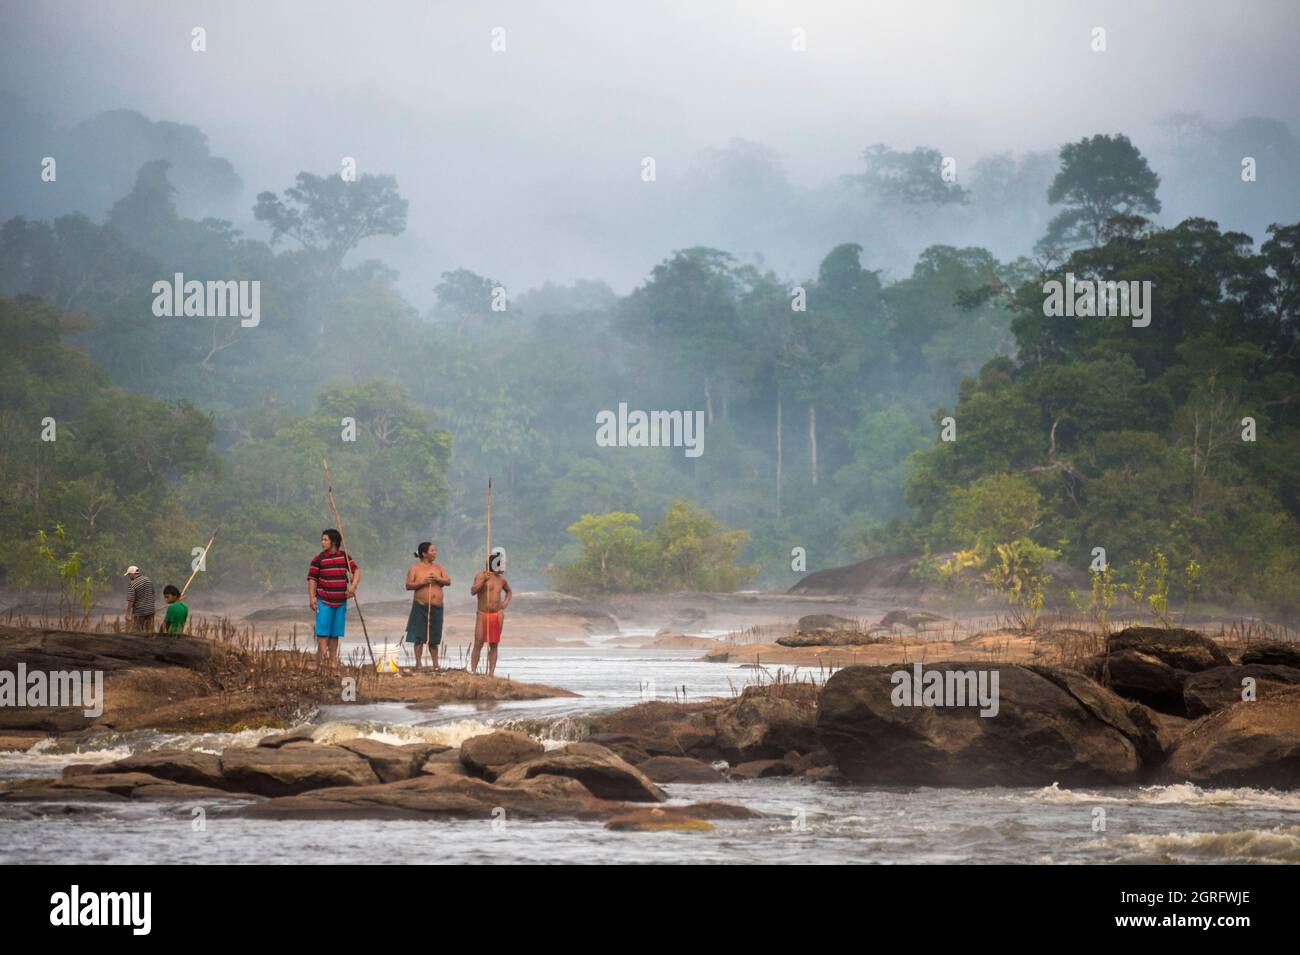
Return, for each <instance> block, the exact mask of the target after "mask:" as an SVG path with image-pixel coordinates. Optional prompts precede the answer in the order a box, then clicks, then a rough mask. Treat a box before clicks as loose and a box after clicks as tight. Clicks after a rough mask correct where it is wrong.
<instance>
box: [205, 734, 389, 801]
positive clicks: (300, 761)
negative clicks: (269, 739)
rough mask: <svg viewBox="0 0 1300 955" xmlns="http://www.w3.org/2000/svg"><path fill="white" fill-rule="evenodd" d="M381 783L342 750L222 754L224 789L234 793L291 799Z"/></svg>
mask: <svg viewBox="0 0 1300 955" xmlns="http://www.w3.org/2000/svg"><path fill="white" fill-rule="evenodd" d="M379 781H380V780H379V776H378V775H377V774H376V773H375V771H374V770H373V769H371V767H370V763H369V762H368V761H367V760H365V759H363V758H362V757H360V756H358V755H357V754H356V753H353V752H349V751H348V750H346V749H343V748H342V747H340V746H326V745H319V744H317V745H311V746H296V745H294V746H282V747H280V748H279V749H272V748H268V747H265V746H230V747H227V748H226V750H225V752H223V753H222V754H221V788H222V789H227V790H231V791H234V792H248V793H255V794H257V795H259V796H292V795H296V794H298V793H304V792H308V791H309V790H313V789H326V788H331V787H335V786H367V785H372V784H375V783H378V782H379Z"/></svg>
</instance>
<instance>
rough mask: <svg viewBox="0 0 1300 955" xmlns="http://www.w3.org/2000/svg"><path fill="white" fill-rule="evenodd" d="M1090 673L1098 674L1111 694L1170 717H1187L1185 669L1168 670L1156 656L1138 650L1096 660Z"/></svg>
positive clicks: (1166, 665) (1170, 668)
mask: <svg viewBox="0 0 1300 955" xmlns="http://www.w3.org/2000/svg"><path fill="white" fill-rule="evenodd" d="M1090 672H1091V673H1097V674H1099V675H1100V676H1101V677H1102V681H1103V682H1104V683H1105V684H1106V686H1107V687H1109V688H1110V690H1111V691H1112V692H1114V693H1117V694H1119V695H1120V696H1122V697H1124V699H1126V700H1133V701H1135V702H1137V703H1142V704H1143V705H1145V706H1149V707H1151V709H1153V710H1156V711H1158V712H1160V713H1168V714H1169V715H1171V716H1186V715H1187V704H1186V702H1185V701H1184V700H1183V681H1184V680H1185V679H1186V678H1187V676H1188V673H1187V671H1186V670H1178V669H1175V668H1174V667H1171V666H1170V665H1169V664H1168V663H1165V661H1164V660H1162V659H1160V658H1159V657H1156V656H1152V655H1151V654H1149V653H1142V652H1140V651H1138V650H1119V651H1116V652H1112V653H1111V654H1110V657H1109V659H1106V658H1105V657H1097V658H1094V660H1093V661H1092V667H1091V669H1090Z"/></svg>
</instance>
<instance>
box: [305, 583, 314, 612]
mask: <svg viewBox="0 0 1300 955" xmlns="http://www.w3.org/2000/svg"><path fill="white" fill-rule="evenodd" d="M307 606H309V607H311V609H312V610H315V609H316V578H315V577H308V578H307Z"/></svg>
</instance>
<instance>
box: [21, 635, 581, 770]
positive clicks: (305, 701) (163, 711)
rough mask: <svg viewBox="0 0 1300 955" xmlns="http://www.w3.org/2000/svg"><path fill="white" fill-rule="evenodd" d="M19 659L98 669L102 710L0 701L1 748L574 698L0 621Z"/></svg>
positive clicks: (218, 645) (499, 683) (30, 666)
mask: <svg viewBox="0 0 1300 955" xmlns="http://www.w3.org/2000/svg"><path fill="white" fill-rule="evenodd" d="M20 664H21V665H22V666H23V667H25V669H26V670H27V671H28V672H32V671H37V670H40V671H44V672H54V671H81V672H94V671H99V672H102V673H103V674H104V692H103V700H102V704H103V712H102V713H101V714H99V715H98V716H88V715H86V712H85V709H84V708H83V707H53V706H0V748H26V747H28V746H31V745H33V744H34V743H35V742H37V741H38V740H40V739H42V738H44V736H46V735H50V734H54V735H57V734H76V733H86V732H95V731H103V730H115V731H125V730H134V729H155V730H175V731H181V732H221V731H237V730H242V729H255V728H258V727H267V728H276V727H280V728H282V727H284V726H287V725H290V724H291V723H293V722H295V721H297V720H299V719H302V718H303V717H305V716H306V715H307V714H309V713H310V712H311V711H312V710H313V709H315V708H316V707H318V706H322V705H325V704H330V703H343V702H356V703H363V704H364V703H381V702H402V703H408V704H411V705H412V706H414V707H416V708H425V707H434V706H439V705H442V704H445V703H451V702H474V701H481V700H535V699H543V698H547V697H565V696H575V695H576V694H574V693H572V692H571V691H569V690H565V689H561V688H559V687H551V686H541V685H535V684H529V683H520V682H518V681H515V680H509V679H502V678H489V677H487V676H481V675H474V674H471V673H467V672H466V671H464V670H461V669H446V670H443V671H442V672H441V673H433V672H432V671H431V670H428V669H425V670H420V671H411V670H404V671H403V672H402V673H401V674H378V673H376V672H375V671H374V670H373V669H372V668H370V667H366V666H358V667H352V666H341V667H339V668H338V669H336V670H332V671H331V670H318V669H317V668H316V666H315V663H314V661H313V660H312V658H311V657H310V655H308V654H303V653H295V652H291V651H279V650H266V649H260V648H258V647H257V646H245V645H240V644H238V643H235V642H225V641H221V640H213V639H207V638H203V637H179V638H173V637H156V636H136V635H132V634H120V633H83V632H78V631H70V630H54V629H33V628H20V627H5V626H0V670H8V671H11V672H17V670H18V667H19V665H20ZM6 744H8V746H6Z"/></svg>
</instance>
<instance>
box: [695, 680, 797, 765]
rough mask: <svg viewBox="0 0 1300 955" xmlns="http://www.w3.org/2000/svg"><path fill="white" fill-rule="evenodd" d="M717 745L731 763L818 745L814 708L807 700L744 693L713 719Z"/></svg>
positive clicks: (765, 757) (783, 753) (768, 756)
mask: <svg viewBox="0 0 1300 955" xmlns="http://www.w3.org/2000/svg"><path fill="white" fill-rule="evenodd" d="M713 730H714V733H715V734H716V736H717V748H718V750H719V751H720V752H721V754H722V757H723V758H724V759H726V760H727V761H728V762H730V763H743V762H749V761H751V760H756V759H780V758H781V757H782V756H784V755H785V754H786V753H788V752H789V751H790V750H796V751H798V752H801V753H806V752H809V751H811V750H813V749H815V748H816V747H817V708H816V706H815V705H813V704H812V703H811V702H808V701H807V700H796V699H787V698H785V697H781V696H764V695H757V694H753V693H749V692H746V693H743V694H742V695H741V697H740V698H739V699H738V700H736V701H735V702H733V703H731V704H729V705H727V706H726V707H724V708H723V709H722V710H721V711H720V712H719V713H718V714H717V716H716V717H715V718H714V721H713Z"/></svg>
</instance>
